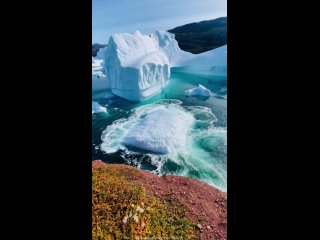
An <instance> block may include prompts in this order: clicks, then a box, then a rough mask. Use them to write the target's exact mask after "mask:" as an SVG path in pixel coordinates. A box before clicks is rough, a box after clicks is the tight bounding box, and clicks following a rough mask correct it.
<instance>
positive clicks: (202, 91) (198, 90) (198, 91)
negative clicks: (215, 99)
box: [184, 84, 213, 97]
mask: <svg viewBox="0 0 320 240" xmlns="http://www.w3.org/2000/svg"><path fill="white" fill-rule="evenodd" d="M184 93H185V95H187V96H202V97H212V96H213V95H212V92H211V91H210V90H209V89H207V88H205V87H204V86H202V85H201V84H199V86H198V87H195V88H192V89H189V90H186V91H184Z"/></svg>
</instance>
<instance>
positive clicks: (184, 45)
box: [168, 17, 227, 54]
mask: <svg viewBox="0 0 320 240" xmlns="http://www.w3.org/2000/svg"><path fill="white" fill-rule="evenodd" d="M168 32H171V33H174V34H175V36H176V40H177V41H178V44H179V47H180V48H181V49H182V50H184V51H187V52H191V53H195V54H197V53H202V52H206V51H209V50H212V49H215V48H218V47H221V46H223V45H226V44H227V17H221V18H217V19H214V20H207V21H202V22H196V23H189V24H186V25H183V26H180V27H176V28H173V29H171V30H168Z"/></svg>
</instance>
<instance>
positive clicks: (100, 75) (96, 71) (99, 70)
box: [92, 49, 110, 92]
mask: <svg viewBox="0 0 320 240" xmlns="http://www.w3.org/2000/svg"><path fill="white" fill-rule="evenodd" d="M100 52H101V49H100V50H99V52H98V53H100ZM107 89H110V84H109V82H108V80H107V76H106V72H105V69H104V60H103V59H100V58H99V57H92V91H93V92H94V91H103V90H107Z"/></svg>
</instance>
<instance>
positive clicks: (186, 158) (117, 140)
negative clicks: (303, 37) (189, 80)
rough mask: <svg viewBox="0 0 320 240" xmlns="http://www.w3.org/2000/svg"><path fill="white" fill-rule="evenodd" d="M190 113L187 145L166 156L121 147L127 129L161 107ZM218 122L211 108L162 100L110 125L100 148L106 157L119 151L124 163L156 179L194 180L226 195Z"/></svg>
mask: <svg viewBox="0 0 320 240" xmlns="http://www.w3.org/2000/svg"><path fill="white" fill-rule="evenodd" d="M169 106H170V107H174V108H178V109H181V110H184V111H187V112H189V113H191V114H192V115H193V116H194V118H195V119H196V121H195V123H194V124H193V125H192V127H191V129H190V130H189V132H188V134H187V142H186V145H185V146H184V147H183V148H181V149H179V150H177V151H175V152H174V153H169V154H157V153H150V152H146V151H143V150H140V149H132V148H128V147H127V146H125V145H124V144H123V143H122V140H123V138H124V136H125V135H126V134H127V132H128V131H129V129H130V128H131V127H132V126H134V125H135V124H136V123H137V122H138V121H139V120H140V119H142V118H143V117H145V116H146V115H147V114H148V113H150V112H152V111H155V110H157V109H161V108H163V107H169ZM216 122H217V118H216V116H215V114H214V113H213V112H212V110H211V109H210V108H207V107H204V106H183V103H182V101H180V100H176V99H163V100H160V101H157V102H155V103H152V104H146V105H143V106H140V107H137V108H134V109H132V110H131V111H130V114H129V117H124V118H121V119H118V120H115V121H113V123H112V124H110V125H108V126H107V127H106V128H105V130H104V131H103V132H102V136H101V140H102V143H101V145H100V148H101V150H102V151H103V152H105V153H107V154H113V153H116V152H118V151H120V152H121V154H120V156H121V158H122V159H124V161H125V162H126V163H128V164H131V165H136V166H137V167H139V168H142V169H148V170H150V171H152V172H154V173H156V174H158V175H178V176H186V177H192V178H196V179H198V180H200V181H203V182H206V183H208V184H210V185H213V186H215V187H217V188H219V189H220V190H222V191H225V192H226V191H227V189H226V188H227V129H226V128H219V127H216V126H215V123H216Z"/></svg>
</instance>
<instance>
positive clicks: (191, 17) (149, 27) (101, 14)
mask: <svg viewBox="0 0 320 240" xmlns="http://www.w3.org/2000/svg"><path fill="white" fill-rule="evenodd" d="M224 16H227V0H92V43H102V44H105V43H108V40H109V37H110V36H111V35H112V34H114V33H121V32H129V33H130V32H134V31H136V30H140V31H141V32H142V33H145V34H149V33H151V32H153V31H155V30H169V29H172V28H174V27H177V26H181V25H184V24H187V23H192V22H199V21H202V20H209V19H215V18H218V17H224Z"/></svg>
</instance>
